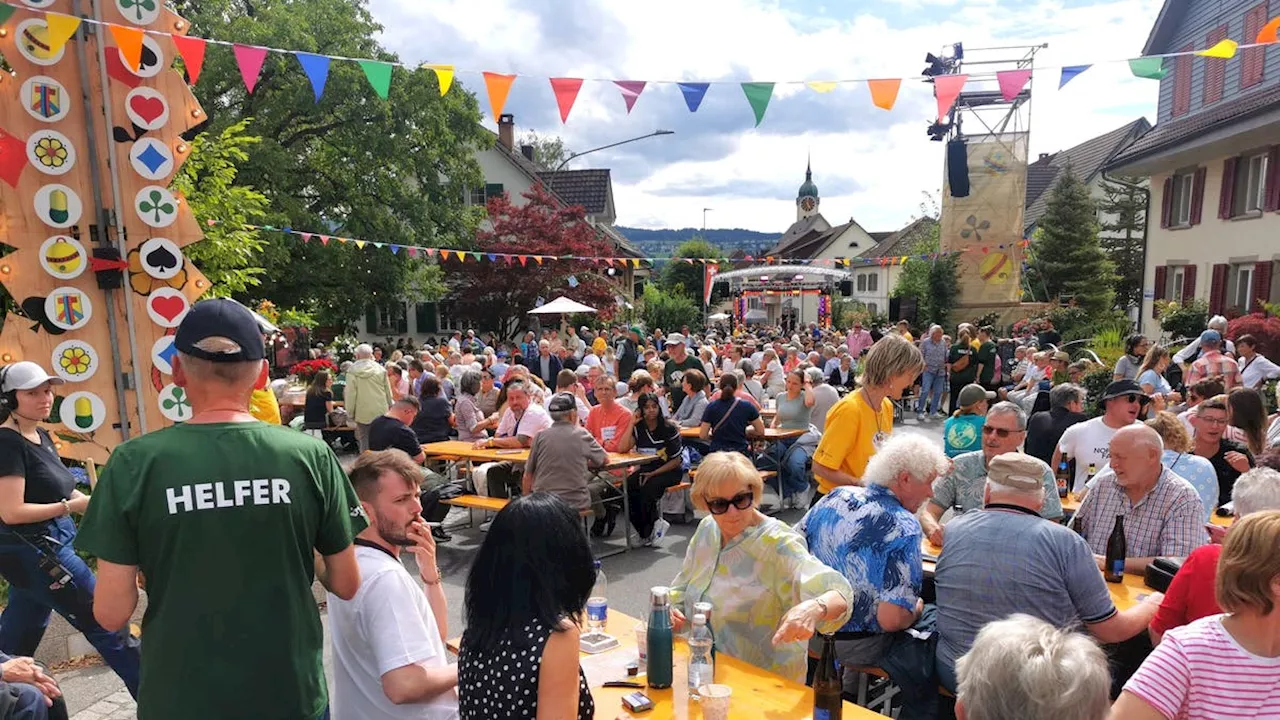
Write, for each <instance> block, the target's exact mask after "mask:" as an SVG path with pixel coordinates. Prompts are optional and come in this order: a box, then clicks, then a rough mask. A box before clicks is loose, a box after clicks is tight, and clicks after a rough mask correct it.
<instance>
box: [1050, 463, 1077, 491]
mask: <svg viewBox="0 0 1280 720" xmlns="http://www.w3.org/2000/svg"><path fill="white" fill-rule="evenodd" d="M1070 472H1071V456H1069V455H1067V454H1066V453H1062V457H1061V458H1059V459H1058V467H1057V468H1055V469H1054V472H1053V479H1054V482H1056V483H1057V484H1058V497H1060V498H1066V497H1067V490H1069V489H1070V488H1071V481H1072V479H1073V478H1072V477H1071V475H1070Z"/></svg>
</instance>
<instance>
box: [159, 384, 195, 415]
mask: <svg viewBox="0 0 1280 720" xmlns="http://www.w3.org/2000/svg"><path fill="white" fill-rule="evenodd" d="M160 407H162V408H164V409H165V410H172V411H173V413H174V414H175V415H177V416H178V418H179V419H181V418H184V417H185V416H186V415H187V412H188V411H189V410H190V409H191V403H189V402H187V394H186V393H185V392H183V390H182V388H180V387H175V388H174V389H173V392H171V393H170V394H169V397H167V398H164V399H163V400H161V401H160Z"/></svg>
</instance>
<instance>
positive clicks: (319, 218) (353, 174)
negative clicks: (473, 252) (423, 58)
mask: <svg viewBox="0 0 1280 720" xmlns="http://www.w3.org/2000/svg"><path fill="white" fill-rule="evenodd" d="M173 5H174V7H175V9H176V10H177V11H178V12H179V13H181V14H183V15H184V16H186V17H187V18H188V19H189V20H190V21H191V23H192V30H193V32H194V33H195V34H199V35H203V36H206V37H219V38H235V39H236V41H237V42H241V43H247V44H252V45H262V46H269V47H279V48H289V49H291V50H298V51H301V52H309V53H317V54H322V55H339V56H345V57H356V58H370V59H374V60H378V61H383V62H394V61H397V60H398V58H397V57H396V56H395V55H394V54H392V53H390V52H387V51H386V50H384V49H383V48H382V47H381V46H380V45H379V43H378V42H377V40H376V36H377V35H378V33H380V32H381V30H382V28H381V27H380V26H379V25H378V24H377V23H376V22H374V20H373V17H372V15H371V14H370V12H369V9H368V6H367V2H366V1H365V0H305V2H304V1H303V0H175V1H174V2H173ZM195 93H196V95H197V97H198V98H199V100H200V102H201V104H202V106H203V107H204V108H205V110H206V111H207V112H208V113H209V129H210V130H212V131H213V132H215V133H217V132H221V130H222V129H223V128H225V127H227V126H229V125H233V124H236V123H238V122H240V121H242V120H244V119H246V118H249V119H250V122H249V125H248V128H247V129H248V133H249V134H251V135H254V136H258V137H261V138H262V141H261V142H260V143H259V144H257V145H256V146H254V148H253V149H252V151H251V152H249V158H248V160H247V161H246V162H245V163H243V165H242V166H241V168H240V175H239V182H242V183H244V184H247V185H250V186H252V187H256V188H259V189H260V190H261V192H263V193H264V194H265V195H266V196H267V199H268V201H269V210H268V220H269V223H270V224H272V225H276V226H281V227H284V226H289V227H293V228H298V229H305V230H308V231H312V232H316V233H329V234H334V235H341V236H346V237H352V238H361V239H365V240H370V241H377V242H382V243H387V244H397V245H427V246H431V247H454V248H466V247H471V246H473V245H474V243H475V228H476V226H477V224H478V223H479V221H480V219H481V218H482V217H483V215H484V211H483V208H480V207H470V206H468V205H467V204H466V203H465V198H466V197H467V193H468V191H469V190H470V189H471V188H474V187H476V186H478V185H480V183H481V182H483V180H482V174H481V172H480V168H479V165H478V164H477V162H476V160H475V153H476V150H477V149H478V148H482V147H485V146H486V145H487V144H488V143H491V142H493V139H492V136H491V135H489V134H488V133H486V132H485V131H484V129H483V127H482V126H481V125H480V120H481V116H480V111H479V107H478V105H477V103H476V99H475V96H474V95H472V94H471V93H470V92H467V91H466V89H465V88H464V87H462V86H461V85H460V84H458V83H455V84H454V87H453V88H452V89H450V90H449V92H448V94H446V95H445V96H443V97H442V96H441V95H440V92H439V85H438V84H437V81H436V77H435V75H434V73H432V72H430V71H427V70H418V71H406V70H403V69H400V68H397V69H395V70H394V71H393V76H392V81H391V87H390V94H389V98H388V99H387V100H382V99H380V98H379V97H378V96H377V94H376V93H375V91H374V89H373V88H372V87H370V83H369V81H368V79H367V78H366V76H365V73H364V71H363V70H362V69H361V67H360V66H359V65H357V64H356V63H354V62H349V61H335V62H333V63H332V65H331V67H330V72H329V77H328V81H327V84H326V86H325V91H324V95H323V97H322V98H321V99H320V101H319V102H317V101H316V99H315V95H314V91H313V90H312V87H311V83H310V81H309V80H308V78H307V76H306V74H305V73H303V71H302V69H301V68H300V67H299V65H298V60H297V58H295V57H294V56H292V55H290V54H286V53H271V54H270V55H269V56H268V57H267V60H266V63H265V65H264V66H263V68H262V72H261V74H260V76H259V79H258V83H257V87H256V88H255V90H254V92H253V93H252V94H249V93H248V92H246V90H245V87H244V83H243V81H242V80H241V77H240V70H239V68H238V66H237V65H236V62H235V59H234V57H233V55H232V53H230V52H210V53H209V54H208V56H207V57H206V61H205V66H204V70H203V72H202V74H201V76H200V82H199V84H198V85H197V86H196V88H195ZM410 262H412V261H411V260H409V259H408V258H407V257H406V255H405V253H403V252H401V253H399V254H393V253H391V252H390V251H388V250H385V249H383V250H377V249H366V250H361V249H358V248H356V247H355V246H354V245H352V244H350V243H347V244H342V243H329V244H328V245H327V246H323V245H321V244H319V243H315V242H313V243H308V244H306V245H302V244H300V243H299V242H298V240H297V238H295V237H288V236H284V235H274V234H272V235H268V237H267V247H265V248H264V252H263V255H262V266H263V267H264V268H265V269H266V271H267V272H266V273H264V274H263V275H262V276H261V281H262V283H261V286H260V287H259V288H258V290H257V291H256V294H260V295H262V296H264V297H267V298H270V299H271V300H273V301H274V302H276V304H278V305H279V306H281V307H300V308H302V307H305V308H309V309H312V310H314V311H315V312H316V313H317V318H318V320H319V321H320V322H321V323H324V324H333V325H349V324H350V323H352V322H354V321H355V319H356V318H358V317H360V316H362V315H363V313H364V308H365V306H366V305H368V304H371V303H376V302H379V301H391V300H393V299H395V298H398V297H400V296H401V295H402V294H403V292H404V290H405V287H406V283H407V282H408V277H409V272H408V265H409V263H410Z"/></svg>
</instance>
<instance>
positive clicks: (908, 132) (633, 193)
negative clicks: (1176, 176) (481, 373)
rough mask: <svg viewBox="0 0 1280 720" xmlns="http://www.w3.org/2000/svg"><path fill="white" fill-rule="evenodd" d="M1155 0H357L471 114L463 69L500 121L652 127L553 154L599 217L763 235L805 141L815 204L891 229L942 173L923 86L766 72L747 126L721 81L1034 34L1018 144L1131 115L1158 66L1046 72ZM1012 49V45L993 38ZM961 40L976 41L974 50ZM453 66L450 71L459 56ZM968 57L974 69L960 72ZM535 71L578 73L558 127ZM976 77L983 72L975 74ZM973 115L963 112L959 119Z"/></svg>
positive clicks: (828, 69)
mask: <svg viewBox="0 0 1280 720" xmlns="http://www.w3.org/2000/svg"><path fill="white" fill-rule="evenodd" d="M1160 5H1161V3H1160V1H1159V0H1106V1H1095V0H1020V1H1017V2H1014V1H1012V0H881V1H880V2H875V3H866V2H853V0H646V1H645V2H626V1H624V0H430V1H429V2H424V1H423V0H371V7H372V10H373V13H374V16H375V17H376V18H377V19H378V20H379V21H380V22H381V23H382V25H383V26H384V28H385V31H384V37H383V41H384V43H385V44H386V45H387V46H388V47H389V48H390V49H391V50H393V51H395V52H397V53H399V54H400V56H401V58H402V59H403V60H405V61H408V62H438V63H449V64H453V65H456V66H457V67H458V70H459V74H458V81H459V82H461V83H463V84H465V85H466V86H467V87H468V88H469V89H470V90H472V91H473V92H476V93H477V95H478V96H479V98H480V105H481V107H482V108H483V109H484V110H485V115H486V122H488V123H489V125H490V127H495V126H494V125H493V123H492V118H490V117H489V116H488V108H489V103H488V96H487V95H486V94H485V92H484V86H483V82H482V80H481V78H480V76H479V74H478V72H479V71H481V70H491V71H495V72H508V73H519V74H520V75H521V77H520V78H519V79H517V80H516V82H515V85H514V86H513V88H512V91H511V97H510V100H509V101H508V103H507V106H506V111H507V112H511V113H514V115H515V118H516V125H517V132H523V131H524V130H528V129H533V130H536V131H538V132H539V133H542V134H558V135H560V136H562V137H563V138H564V139H565V142H566V143H567V145H568V146H569V147H570V148H571V149H575V150H584V149H588V148H592V147H597V146H600V145H604V144H607V143H610V142H615V141H617V140H623V139H626V138H630V137H635V136H637V135H643V134H646V133H649V132H652V131H653V130H655V129H659V128H661V129H669V130H674V131H675V133H676V134H674V135H670V136H665V137H659V138H653V139H649V140H644V141H642V142H637V143H632V144H630V145H627V146H625V147H622V148H618V149H616V150H611V151H603V152H599V153H594V154H592V155H589V156H587V157H584V158H582V159H580V160H577V161H575V162H574V163H573V164H572V165H571V166H570V167H576V168H587V167H600V168H611V169H612V171H613V187H614V197H615V201H616V203H617V208H618V224H620V225H630V226H639V227H653V228H661V227H675V228H680V227H690V226H698V225H700V224H701V222H702V209H703V208H712V212H711V213H708V220H707V224H708V226H710V227H743V228H749V229H753V230H760V231H767V232H782V231H783V230H785V229H786V227H787V226H788V225H789V224H790V223H792V222H793V221H794V219H795V196H796V189H797V188H798V187H799V185H800V183H801V182H802V181H803V179H804V165H805V157H806V154H808V153H811V154H812V157H813V171H814V182H815V183H816V184H817V185H818V188H819V190H820V193H821V196H822V212H823V215H824V216H825V217H826V218H827V219H828V220H830V221H831V222H832V223H839V222H844V221H846V220H847V219H849V218H850V217H852V218H855V219H857V220H858V222H859V223H860V224H862V225H863V227H865V228H867V229H868V230H871V231H876V230H892V229H895V228H897V227H899V226H901V225H903V224H904V223H906V222H907V221H909V220H910V219H911V218H912V217H913V216H915V215H916V214H918V213H919V208H920V206H921V202H922V200H923V199H924V198H925V194H926V193H927V194H932V195H933V196H935V197H936V195H937V194H938V192H939V188H940V186H941V181H942V145H941V144H940V143H934V142H929V139H928V136H927V135H926V134H925V130H926V128H927V126H928V125H929V123H930V122H932V120H933V117H932V116H934V115H936V106H935V102H934V100H933V97H932V94H931V91H930V86H928V85H925V84H923V83H920V82H918V81H907V82H904V83H903V87H902V92H901V94H900V95H899V98H898V104H897V106H896V107H895V108H894V109H893V110H892V111H890V112H885V111H883V110H880V109H878V108H876V107H874V106H873V105H872V104H871V101H870V98H869V96H868V92H867V88H866V85H865V84H861V83H852V84H847V85H842V86H841V87H839V88H838V89H836V90H835V91H833V92H831V93H829V94H818V93H816V92H814V91H812V90H809V89H807V88H806V87H805V86H804V85H803V84H799V83H796V84H788V85H781V84H780V85H779V86H778V87H777V88H776V89H775V91H774V97H773V102H772V103H771V104H770V106H769V110H768V114H767V115H766V116H765V119H764V123H763V124H762V125H761V126H760V127H759V128H753V127H752V126H753V124H754V117H753V115H752V113H751V109H750V106H749V105H748V103H747V100H746V99H745V97H744V96H743V93H742V90H741V89H740V88H739V87H738V86H737V84H736V83H738V82H743V81H777V82H783V81H805V80H835V79H843V78H868V77H870V78H877V77H904V76H915V75H918V74H919V72H920V71H921V69H922V68H923V66H924V63H923V61H922V59H923V57H924V55H925V53H926V52H935V53H937V52H939V51H940V50H941V49H942V48H943V47H947V46H950V44H951V43H954V42H957V41H960V42H963V43H964V45H965V47H966V54H967V58H968V59H970V60H978V59H984V58H998V57H1007V56H1008V53H978V52H975V51H974V48H986V47H998V46H1017V45H1030V44H1042V43H1048V45H1049V47H1048V48H1047V49H1045V50H1043V51H1041V52H1040V53H1039V55H1038V56H1037V60H1036V65H1037V67H1038V68H1041V69H1040V70H1038V71H1037V72H1036V75H1035V78H1034V80H1033V83H1034V94H1035V100H1034V102H1033V103H1032V106H1033V107H1032V108H1031V128H1032V134H1031V138H1032V139H1031V152H1032V157H1033V158H1034V157H1035V156H1036V154H1038V153H1042V152H1054V151H1057V150H1060V149H1063V148H1066V147H1070V146H1072V145H1075V144H1077V143H1079V142H1082V141H1084V140H1087V139H1089V138H1091V137H1094V136H1096V135H1099V134H1102V133H1104V132H1107V131H1109V130H1112V129H1115V128H1117V127H1119V126H1121V125H1124V124H1125V123H1127V122H1129V121H1131V120H1134V119H1136V118H1138V117H1140V116H1143V115H1146V116H1147V118H1148V119H1149V120H1152V121H1153V122H1154V119H1155V108H1156V95H1157V89H1158V83H1157V82H1155V81H1152V80H1141V79H1136V78H1133V77H1131V76H1130V74H1129V72H1128V69H1127V67H1126V66H1125V65H1124V64H1123V63H1118V64H1115V63H1113V64H1103V65H1098V66H1095V67H1093V68H1092V69H1090V70H1089V71H1088V72H1086V73H1084V74H1083V75H1081V76H1079V77H1077V78H1076V79H1074V80H1072V81H1071V83H1070V84H1069V85H1067V86H1066V87H1065V88H1063V89H1062V90H1058V89H1057V85H1058V76H1059V70H1058V68H1060V67H1061V66H1063V65H1076V64H1085V63H1093V62H1101V61H1104V60H1120V59H1123V58H1126V57H1131V56H1135V55H1138V54H1139V53H1140V52H1141V48H1142V45H1143V43H1144V42H1145V40H1146V37H1147V34H1148V32H1149V30H1150V28H1151V25H1152V23H1153V21H1154V19H1155V17H1156V15H1157V13H1158V12H1159V10H1160ZM1013 52H1015V53H1016V52H1017V51H1013ZM980 56H981V57H980ZM468 71H470V72H468ZM973 71H974V72H979V70H978V69H976V68H975V69H974V70H973ZM549 77H583V78H589V79H590V78H596V79H601V80H602V81H600V82H591V81H588V82H587V83H586V84H585V85H584V86H583V88H582V91H581V93H580V94H579V96H578V101H577V104H576V105H575V106H574V108H573V112H572V114H571V115H570V116H569V122H568V124H567V125H563V126H562V125H561V123H560V117H559V114H558V110H557V108H556V103H555V98H554V96H553V95H552V92H551V88H550V85H549V83H548V81H547V78H549ZM612 79H621V80H649V81H656V80H666V81H679V80H685V81H698V80H701V81H711V82H713V83H714V82H722V83H724V84H713V85H712V86H711V89H710V91H709V92H708V93H707V96H706V98H705V100H704V101H703V104H702V106H701V108H700V109H699V110H698V112H697V113H696V114H690V113H689V111H688V109H687V108H686V106H685V103H684V101H683V99H682V97H681V93H680V90H679V88H678V87H677V86H675V85H674V84H653V83H651V84H650V85H649V86H648V87H647V88H646V89H645V91H644V94H643V95H642V96H641V97H640V99H639V101H638V102H637V103H636V106H635V109H634V111H633V112H632V113H631V114H630V115H627V113H626V110H625V106H624V104H623V100H622V97H621V95H620V93H619V92H618V90H617V88H616V87H615V86H614V85H613V84H612V83H611V82H609V80H612ZM989 85H990V86H991V87H992V88H994V82H991V83H989ZM974 125H976V123H971V124H969V125H967V126H966V129H967V130H968V132H970V133H974V132H975V131H976V128H975V127H973V126H974Z"/></svg>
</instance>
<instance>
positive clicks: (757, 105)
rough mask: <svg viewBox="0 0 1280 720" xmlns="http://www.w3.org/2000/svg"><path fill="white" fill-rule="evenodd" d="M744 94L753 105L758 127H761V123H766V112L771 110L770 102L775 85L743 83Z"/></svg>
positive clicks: (752, 108) (768, 83)
mask: <svg viewBox="0 0 1280 720" xmlns="http://www.w3.org/2000/svg"><path fill="white" fill-rule="evenodd" d="M742 92H743V94H744V95H746V96H747V102H749V103H751V111H752V112H754V113H755V114H756V127H760V123H761V122H762V121H764V111H765V110H767V109H768V108H769V100H771V99H772V98H773V83H771V82H749V83H742Z"/></svg>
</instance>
